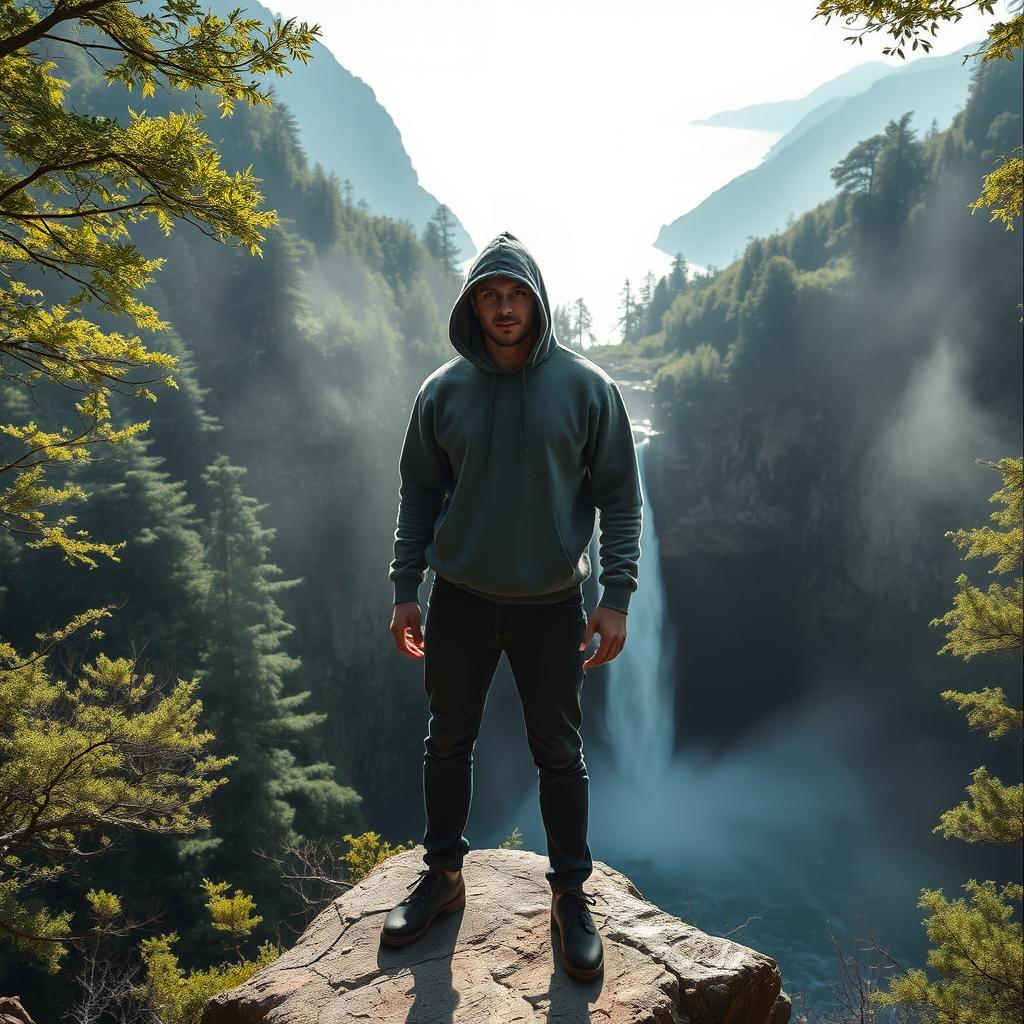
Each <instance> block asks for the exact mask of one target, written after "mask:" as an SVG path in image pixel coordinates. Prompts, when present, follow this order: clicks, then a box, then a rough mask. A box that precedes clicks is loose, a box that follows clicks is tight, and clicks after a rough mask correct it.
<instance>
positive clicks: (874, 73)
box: [691, 60, 892, 132]
mask: <svg viewBox="0 0 1024 1024" xmlns="http://www.w3.org/2000/svg"><path fill="white" fill-rule="evenodd" d="M891 70H892V69H891V68H890V67H889V65H888V64H884V63H883V62H882V61H880V60H872V61H868V63H866V64H858V65H857V67H855V68H850V70H849V71H846V72H844V73H843V74H841V75H839V77H838V78H833V79H832V80H831V81H828V82H824V83H823V84H822V85H819V86H818V87H817V88H815V89H812V90H811V91H810V92H809V93H808V94H807V95H806V96H802V97H801V98H800V99H797V100H779V101H777V102H774V103H752V104H751V105H750V106H748V107H741V108H740V109H739V110H720V111H719V112H718V113H717V114H712V115H711V116H710V117H705V118H701V119H700V120H697V121H692V122H691V124H702V125H707V126H708V127H711V128H752V129H754V130H755V131H759V132H788V131H790V130H792V129H793V128H795V127H796V125H797V124H799V123H800V122H801V121H803V119H804V118H805V117H807V116H808V115H809V114H812V113H813V112H814V111H816V110H821V109H822V108H831V106H832V104H834V103H835V102H837V101H842V100H844V99H847V98H848V97H850V96H855V95H856V94H857V93H861V92H863V91H864V90H865V89H867V88H869V87H870V86H871V85H872V84H873V83H875V82H877V81H878V79H880V78H884V77H885V76H886V75H888V74H889V73H890V72H891Z"/></svg>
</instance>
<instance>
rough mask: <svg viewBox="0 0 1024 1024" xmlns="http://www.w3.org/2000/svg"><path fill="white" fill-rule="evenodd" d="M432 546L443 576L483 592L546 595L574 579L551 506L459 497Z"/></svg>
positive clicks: (565, 585) (510, 595)
mask: <svg viewBox="0 0 1024 1024" xmlns="http://www.w3.org/2000/svg"><path fill="white" fill-rule="evenodd" d="M434 544H435V547H436V548H437V553H438V556H439V559H440V565H439V566H438V570H439V572H440V573H441V574H442V575H443V576H447V577H448V579H450V580H453V581H455V582H457V583H464V584H466V586H468V587H472V588H474V589H475V590H481V591H483V592H484V593H488V594H498V595H505V596H507V597H519V596H525V595H532V594H547V593H550V592H551V591H553V590H561V589H563V588H565V587H570V586H572V585H573V583H575V582H576V579H577V575H578V574H577V571H576V566H574V565H573V563H572V561H571V560H570V558H569V556H568V555H567V554H566V551H565V545H564V544H563V543H562V538H561V536H560V535H559V532H558V525H557V523H556V522H555V514H554V511H553V510H552V509H550V508H518V507H515V506H512V505H494V504H490V503H486V502H475V501H466V500H465V498H462V497H460V499H459V500H456V501H455V502H454V503H453V504H452V505H451V506H450V507H449V509H448V512H447V514H446V515H445V517H444V519H443V521H442V522H441V526H440V528H439V529H438V532H437V536H436V537H435V538H434Z"/></svg>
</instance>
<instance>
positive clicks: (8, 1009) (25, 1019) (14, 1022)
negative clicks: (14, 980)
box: [0, 996, 35, 1024]
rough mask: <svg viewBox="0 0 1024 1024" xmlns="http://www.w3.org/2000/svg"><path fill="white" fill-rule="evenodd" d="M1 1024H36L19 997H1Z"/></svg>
mask: <svg viewBox="0 0 1024 1024" xmlns="http://www.w3.org/2000/svg"><path fill="white" fill-rule="evenodd" d="M0 1024H35V1022H34V1021H33V1020H32V1018H31V1017H30V1016H29V1015H28V1010H26V1009H25V1007H24V1006H22V1005H21V1000H20V999H19V998H18V997H17V996H0Z"/></svg>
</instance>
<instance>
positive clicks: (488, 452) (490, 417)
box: [484, 370, 526, 462]
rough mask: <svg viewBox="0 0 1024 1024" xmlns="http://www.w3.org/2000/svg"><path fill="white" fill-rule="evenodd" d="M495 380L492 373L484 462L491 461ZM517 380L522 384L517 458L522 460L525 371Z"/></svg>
mask: <svg viewBox="0 0 1024 1024" xmlns="http://www.w3.org/2000/svg"><path fill="white" fill-rule="evenodd" d="M497 379H498V375H497V374H496V373H492V374H491V390H490V394H489V395H488V397H487V441H486V444H485V446H484V451H485V454H484V462H490V461H491V422H492V420H493V419H494V384H495V382H496V381H497ZM519 379H520V380H521V381H522V382H523V410H522V415H521V416H520V417H519V458H521V459H522V458H525V457H526V454H525V453H526V446H525V443H524V441H525V436H526V428H525V421H526V371H525V370H521V371H520V372H519Z"/></svg>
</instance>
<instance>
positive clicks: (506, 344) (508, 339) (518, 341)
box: [484, 324, 535, 348]
mask: <svg viewBox="0 0 1024 1024" xmlns="http://www.w3.org/2000/svg"><path fill="white" fill-rule="evenodd" d="M516 327H517V328H518V329H519V332H520V333H519V334H515V333H512V334H505V333H503V332H502V331H501V330H500V329H498V328H492V329H491V330H494V331H495V333H493V334H492V333H491V330H488V329H485V331H484V333H485V334H486V335H487V337H488V338H490V339H491V341H493V342H494V344H495V345H499V346H500V347H501V348H515V347H516V346H517V345H522V344H524V343H526V344H529V343H530V339H531V337H532V336H533V335H534V333H535V332H534V328H533V326H532V325H531V326H530V327H527V328H526V329H525V330H524V329H523V325H522V324H516Z"/></svg>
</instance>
